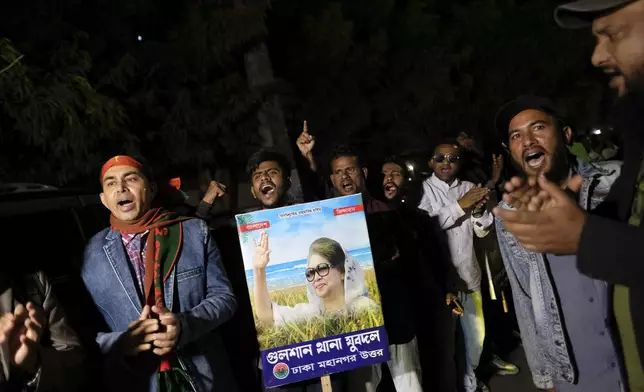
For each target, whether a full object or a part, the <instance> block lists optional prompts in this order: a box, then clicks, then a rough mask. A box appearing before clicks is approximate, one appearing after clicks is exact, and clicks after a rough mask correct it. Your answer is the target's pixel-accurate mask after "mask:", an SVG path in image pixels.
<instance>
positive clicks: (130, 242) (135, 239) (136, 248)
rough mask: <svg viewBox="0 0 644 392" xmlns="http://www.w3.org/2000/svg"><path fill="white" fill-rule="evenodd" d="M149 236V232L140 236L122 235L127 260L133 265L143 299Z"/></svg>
mask: <svg viewBox="0 0 644 392" xmlns="http://www.w3.org/2000/svg"><path fill="white" fill-rule="evenodd" d="M147 236H148V232H147V231H146V232H145V233H139V234H124V233H122V234H121V239H122V240H123V247H124V248H125V252H126V253H127V258H128V259H129V260H130V263H131V264H132V269H133V270H134V277H135V279H136V283H137V285H138V287H139V295H141V298H143V295H144V293H145V289H144V287H143V281H144V279H145V250H146V248H147V241H146V239H147Z"/></svg>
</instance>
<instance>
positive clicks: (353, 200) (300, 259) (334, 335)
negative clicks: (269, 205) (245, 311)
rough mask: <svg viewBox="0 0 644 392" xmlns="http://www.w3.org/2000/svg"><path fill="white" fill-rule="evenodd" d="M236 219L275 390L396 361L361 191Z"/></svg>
mask: <svg viewBox="0 0 644 392" xmlns="http://www.w3.org/2000/svg"><path fill="white" fill-rule="evenodd" d="M235 218H236V221H237V231H238V233H239V241H240V244H241V249H242V254H243V259H244V269H245V271H246V281H247V282H248V289H249V292H250V298H251V305H252V308H253V315H254V318H255V326H256V328H257V339H258V341H259V346H260V350H261V357H262V368H263V374H264V384H265V385H266V386H267V387H275V386H280V385H284V384H291V383H294V382H297V381H302V380H307V379H311V378H319V377H321V376H323V375H325V374H331V373H338V372H343V371H347V370H351V369H356V368H359V367H363V366H368V365H373V364H376V363H380V362H385V361H387V360H389V350H388V343H387V336H386V333H385V328H384V322H383V316H382V310H381V307H380V294H379V292H378V285H377V284H376V276H375V271H374V267H373V260H372V255H371V246H370V244H369V235H368V232H367V224H366V220H365V214H364V206H363V204H362V197H361V195H352V196H345V197H339V198H335V199H328V200H323V201H318V202H312V203H306V204H298V205H293V206H288V207H283V208H278V209H264V210H260V211H256V212H252V213H247V214H240V215H237V216H235Z"/></svg>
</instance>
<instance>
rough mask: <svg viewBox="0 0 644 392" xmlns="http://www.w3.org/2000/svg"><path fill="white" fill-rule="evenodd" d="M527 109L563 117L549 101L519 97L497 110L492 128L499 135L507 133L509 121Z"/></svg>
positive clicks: (528, 96)
mask: <svg viewBox="0 0 644 392" xmlns="http://www.w3.org/2000/svg"><path fill="white" fill-rule="evenodd" d="M529 109H536V110H541V111H544V112H546V113H548V114H549V115H551V116H556V117H559V118H562V117H563V116H562V115H561V114H560V113H559V111H558V110H557V109H556V108H555V105H554V104H553V103H552V102H551V101H550V100H549V99H547V98H543V97H537V96H534V95H521V96H519V97H517V99H515V100H513V101H510V102H508V103H506V104H505V105H503V107H502V108H501V109H499V111H498V112H497V113H496V118H495V119H494V127H495V128H496V130H497V131H498V132H499V133H500V134H503V133H507V132H508V127H509V125H510V121H512V119H513V118H514V117H515V116H516V115H517V114H519V113H521V112H522V111H524V110H529Z"/></svg>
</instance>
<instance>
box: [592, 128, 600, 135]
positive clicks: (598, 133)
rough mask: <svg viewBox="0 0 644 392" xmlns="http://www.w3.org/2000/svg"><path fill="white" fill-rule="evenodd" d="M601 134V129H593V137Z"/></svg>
mask: <svg viewBox="0 0 644 392" xmlns="http://www.w3.org/2000/svg"><path fill="white" fill-rule="evenodd" d="M601 134H602V130H601V129H599V128H597V129H593V135H601Z"/></svg>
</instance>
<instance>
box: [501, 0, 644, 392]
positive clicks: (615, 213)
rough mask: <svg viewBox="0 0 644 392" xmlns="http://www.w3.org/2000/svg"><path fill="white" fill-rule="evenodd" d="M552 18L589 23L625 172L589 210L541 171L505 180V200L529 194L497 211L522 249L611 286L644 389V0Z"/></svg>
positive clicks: (633, 372)
mask: <svg viewBox="0 0 644 392" xmlns="http://www.w3.org/2000/svg"><path fill="white" fill-rule="evenodd" d="M555 18H556V19H557V22H558V23H559V24H560V25H562V26H564V27H581V26H588V25H589V24H590V23H591V22H592V30H593V34H594V35H595V37H596V39H597V44H596V47H595V51H594V52H593V56H592V62H593V65H595V66H596V67H598V68H601V69H602V70H603V71H604V72H605V73H606V74H607V75H609V76H610V77H611V81H610V86H611V87H612V88H614V89H615V90H617V92H618V94H619V95H620V97H621V99H620V101H621V102H620V103H619V104H618V107H617V110H616V117H615V120H614V121H615V129H617V130H618V131H621V132H622V133H623V134H624V141H625V143H624V144H625V145H624V150H625V151H624V167H623V169H622V176H621V177H620V178H619V179H618V180H617V182H616V183H615V185H614V186H613V187H612V190H611V192H610V194H609V195H608V197H607V199H606V201H605V202H604V203H603V204H602V205H601V206H599V207H598V208H597V209H596V210H595V211H593V213H592V214H590V215H588V214H586V213H585V212H584V211H583V210H582V209H580V208H579V207H578V206H577V205H576V203H575V202H574V201H573V200H571V199H570V198H569V197H568V196H567V194H566V192H564V191H562V190H561V189H560V188H559V187H557V186H556V185H554V184H552V183H550V182H549V181H547V180H546V179H545V177H543V176H541V177H540V178H539V179H538V184H537V186H532V187H530V186H528V187H525V186H524V184H523V182H522V181H521V180H519V179H515V180H513V181H511V182H510V184H509V185H508V186H506V190H507V191H508V194H506V195H505V196H504V199H506V201H509V202H512V201H513V200H515V199H523V198H526V195H527V200H529V203H528V208H527V211H497V213H498V214H499V215H498V216H499V217H500V218H502V219H503V220H504V223H505V227H506V228H507V230H508V231H510V232H511V233H512V234H513V235H514V236H515V237H516V238H517V239H518V240H519V241H520V242H521V243H522V244H523V246H524V247H525V248H526V249H529V250H533V251H536V252H548V253H555V254H563V255H566V254H577V268H578V269H579V270H580V271H581V272H582V273H584V274H587V275H589V276H591V277H593V278H596V279H601V280H605V281H607V282H609V283H613V284H615V290H614V295H613V308H614V316H615V320H616V322H617V327H618V330H619V335H620V338H621V342H622V349H623V351H624V361H625V365H626V368H627V375H628V381H629V384H630V389H631V390H632V391H643V390H644V371H643V370H642V358H644V311H642V306H643V304H644V285H643V284H642V283H643V282H642V279H643V278H642V277H643V276H644V263H643V262H642V257H643V256H642V255H643V253H644V248H643V246H642V244H644V241H642V238H643V233H642V231H641V230H642V229H643V227H642V226H641V225H640V222H641V219H642V213H643V212H644V208H642V205H644V201H643V200H644V197H642V191H643V190H644V181H643V180H644V170H642V169H643V168H644V165H643V164H642V163H643V162H644V160H643V158H644V135H643V132H642V125H641V124H642V112H644V99H643V98H642V95H643V94H644V0H636V1H634V0H621V1H620V0H612V1H611V0H605V1H599V0H581V1H577V2H575V3H570V4H566V5H563V6H560V7H558V8H557V10H556V12H555ZM528 185H534V183H532V184H528ZM535 190H537V191H540V192H539V193H535ZM570 190H572V191H578V187H576V188H573V189H570ZM530 196H532V197H530ZM606 244H610V245H606Z"/></svg>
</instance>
